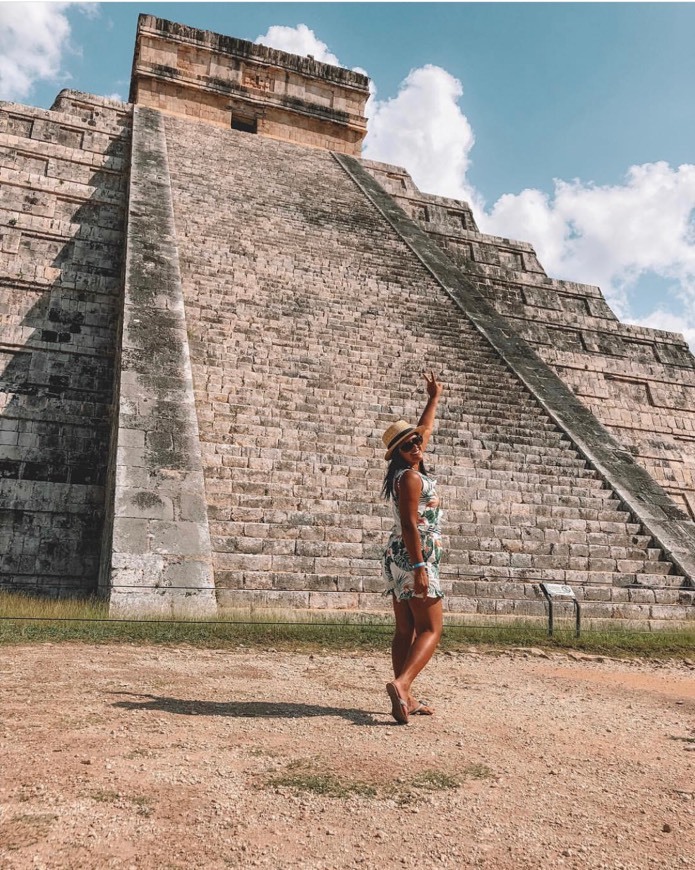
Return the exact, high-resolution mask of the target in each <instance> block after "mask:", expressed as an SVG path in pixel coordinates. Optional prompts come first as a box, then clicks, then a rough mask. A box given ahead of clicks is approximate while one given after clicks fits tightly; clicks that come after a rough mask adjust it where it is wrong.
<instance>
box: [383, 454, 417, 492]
mask: <svg viewBox="0 0 695 870" xmlns="http://www.w3.org/2000/svg"><path fill="white" fill-rule="evenodd" d="M402 468H410V464H409V463H408V462H406V461H405V459H403V455H402V454H401V451H400V450H398V449H396V450H395V451H394V453H393V456H392V457H391V460H390V461H389V467H388V468H387V469H386V474H385V475H384V485H383V486H382V488H381V495H382V496H383V497H384V498H385V499H386V501H390V500H391V499H392V498H393V481H394V478H395V477H396V474H398V472H399V471H400V470H401V469H402ZM418 471H419V472H420V473H421V474H427V469H426V468H425V463H424V462H423V460H422V459H421V460H420V464H419V465H418Z"/></svg>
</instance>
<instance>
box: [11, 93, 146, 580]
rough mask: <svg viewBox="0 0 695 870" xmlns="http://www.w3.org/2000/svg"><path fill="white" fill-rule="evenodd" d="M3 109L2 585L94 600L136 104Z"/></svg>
mask: <svg viewBox="0 0 695 870" xmlns="http://www.w3.org/2000/svg"><path fill="white" fill-rule="evenodd" d="M57 102H58V103H60V107H59V110H58V111H50V112H49V111H45V110H42V109H32V108H29V107H27V106H20V105H17V104H15V103H0V272H1V275H0V475H2V477H3V478H4V481H3V484H2V486H3V492H2V495H1V496H0V542H1V545H0V586H2V587H3V588H10V589H20V590H29V591H32V592H40V593H42V594H48V595H53V596H58V595H65V594H68V595H74V594H75V593H86V592H89V591H94V589H95V588H96V583H97V573H98V560H99V543H100V539H101V531H102V529H101V527H102V522H103V516H104V482H105V474H106V461H107V457H108V450H109V440H108V439H109V412H110V407H111V402H112V392H113V358H114V353H115V349H116V312H117V302H118V297H117V293H118V290H119V273H120V268H121V260H122V253H123V241H124V239H123V229H124V226H123V222H124V214H125V191H126V171H127V151H128V145H129V140H130V107H129V106H127V105H125V104H123V103H120V102H118V101H115V100H105V99H103V98H100V97H92V96H89V95H86V94H80V93H77V92H75V91H64V92H63V93H62V95H61V96H60V97H59V100H58V101H57Z"/></svg>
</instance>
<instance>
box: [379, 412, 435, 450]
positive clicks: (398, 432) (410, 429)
mask: <svg viewBox="0 0 695 870" xmlns="http://www.w3.org/2000/svg"><path fill="white" fill-rule="evenodd" d="M426 428H427V427H426V426H411V425H410V423H406V421H405V420H396V422H395V423H391V425H390V426H389V427H388V429H387V430H386V431H385V432H384V434H383V435H382V436H381V440H382V441H383V442H384V447H385V448H386V455H385V456H384V459H390V458H391V457H392V456H393V451H394V450H395V449H396V448H397V447H398V445H399V444H402V443H403V442H404V441H405V440H406V438H408V437H409V436H410V435H414V434H415V433H416V432H417V433H419V434H420V435H422V433H423V432H424V431H425V429H426Z"/></svg>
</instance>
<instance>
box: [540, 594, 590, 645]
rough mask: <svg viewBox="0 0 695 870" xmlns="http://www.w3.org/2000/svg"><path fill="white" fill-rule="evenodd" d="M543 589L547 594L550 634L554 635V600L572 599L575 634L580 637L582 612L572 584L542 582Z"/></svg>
mask: <svg viewBox="0 0 695 870" xmlns="http://www.w3.org/2000/svg"><path fill="white" fill-rule="evenodd" d="M540 587H541V591H542V592H543V595H545V597H546V600H547V602H548V635H549V636H550V637H552V636H553V630H554V622H553V615H554V614H553V602H554V601H556V600H557V601H571V602H572V603H573V604H574V616H575V624H576V631H575V636H576V637H579V634H580V632H581V627H582V612H581V607H580V605H579V602H578V601H577V596H576V595H575V594H574V590H573V589H572V587H571V586H566V585H565V584H564V583H541V584H540Z"/></svg>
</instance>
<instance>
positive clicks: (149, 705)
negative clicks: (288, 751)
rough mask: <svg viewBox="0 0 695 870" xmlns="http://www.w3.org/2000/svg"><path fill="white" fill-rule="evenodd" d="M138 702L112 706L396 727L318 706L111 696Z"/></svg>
mask: <svg viewBox="0 0 695 870" xmlns="http://www.w3.org/2000/svg"><path fill="white" fill-rule="evenodd" d="M112 694H117V695H129V696H131V697H132V698H139V699H141V700H137V701H136V700H132V701H116V702H115V703H114V704H113V706H114V707H120V708H121V709H123V710H147V711H152V712H158V713H176V714H178V715H182V716H229V717H231V718H234V719H303V718H309V717H312V716H340V717H341V718H342V719H347V720H348V722H352V724H353V725H390V724H396V723H395V722H394V723H391V722H387V721H383V720H381V719H377V718H375V717H376V716H380V715H381V714H380V713H378V712H376V711H367V710H357V709H351V708H347V707H323V706H320V705H318V704H300V703H295V702H289V701H194V700H190V701H187V700H184V699H183V698H167V697H165V696H160V695H146V694H140V693H136V692H113V693H112Z"/></svg>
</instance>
